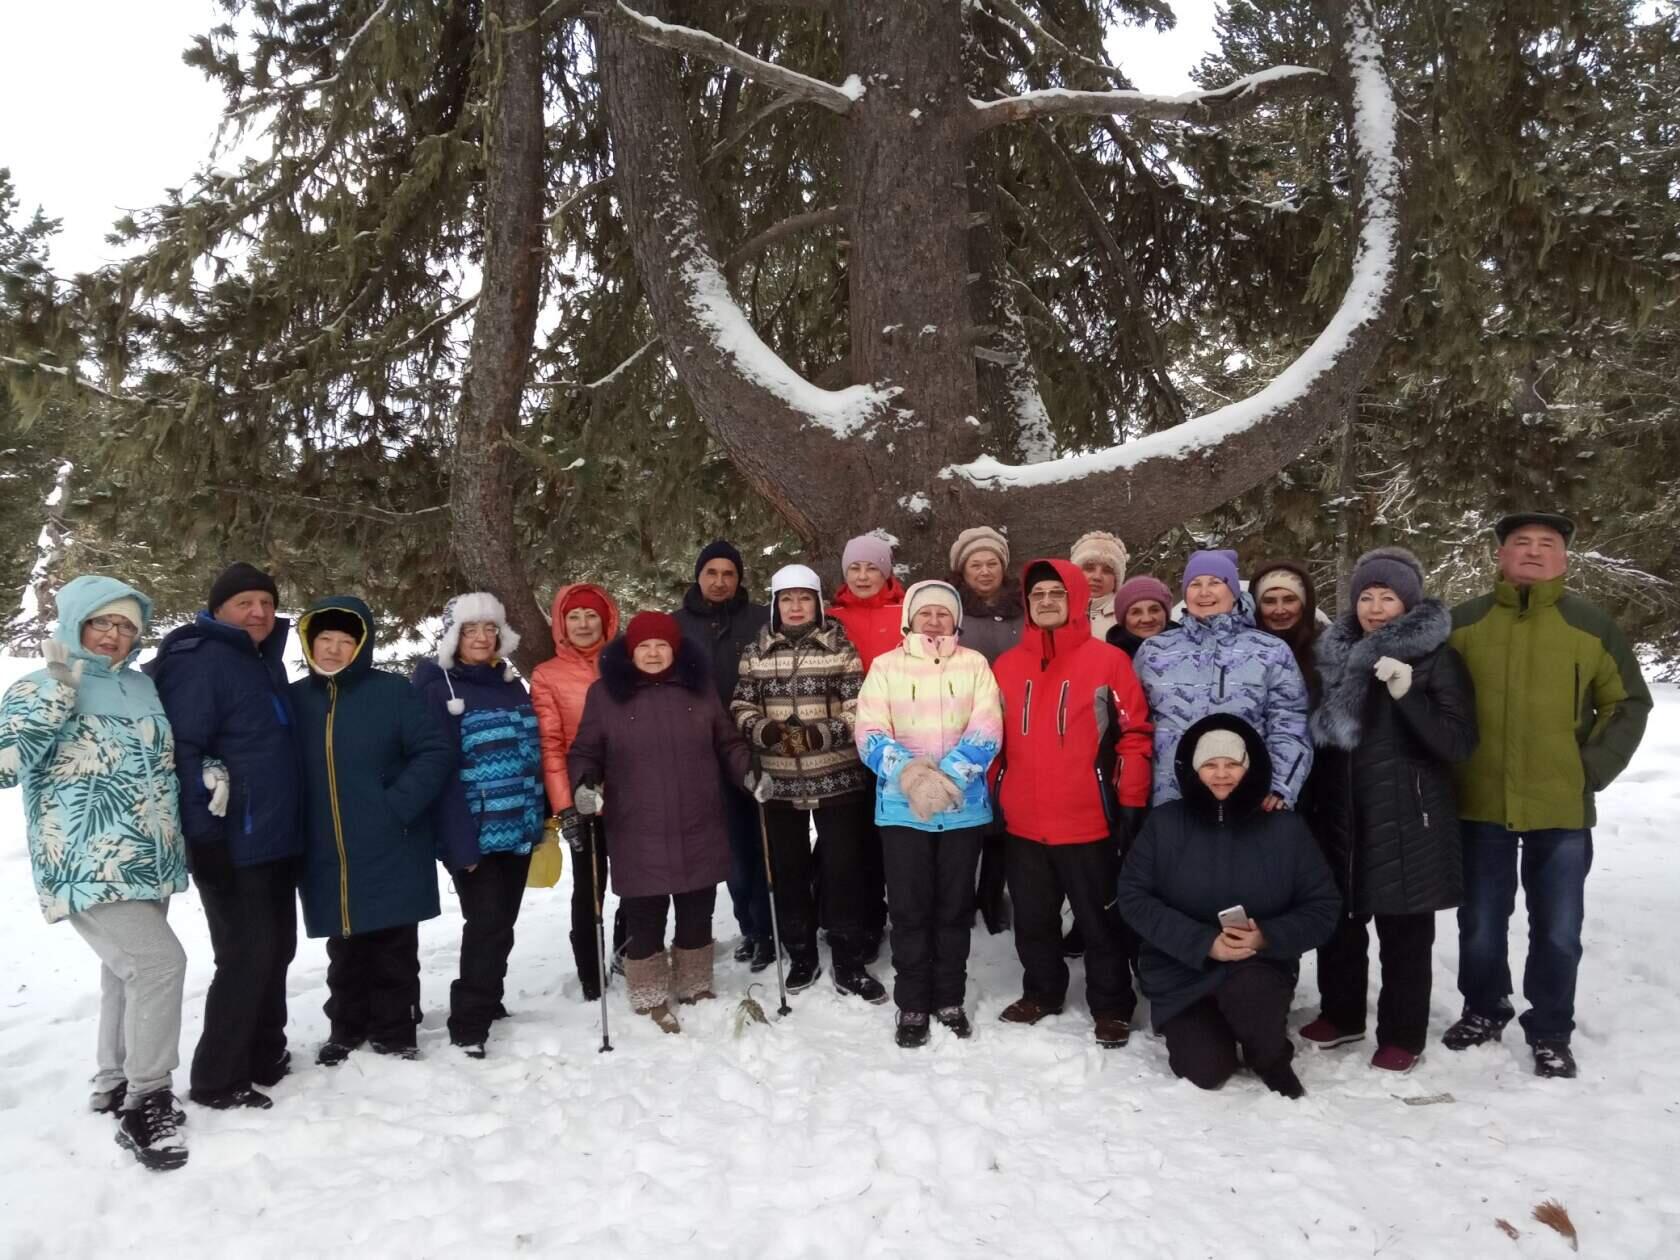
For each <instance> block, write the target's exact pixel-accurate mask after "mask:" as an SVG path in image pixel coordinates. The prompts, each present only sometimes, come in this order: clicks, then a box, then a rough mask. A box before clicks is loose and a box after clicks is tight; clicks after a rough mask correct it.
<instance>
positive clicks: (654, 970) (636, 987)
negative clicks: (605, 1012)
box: [624, 950, 682, 1033]
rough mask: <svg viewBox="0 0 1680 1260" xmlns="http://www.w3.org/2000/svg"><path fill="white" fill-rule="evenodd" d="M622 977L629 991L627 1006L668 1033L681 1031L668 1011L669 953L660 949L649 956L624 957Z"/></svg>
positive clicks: (669, 988)
mask: <svg viewBox="0 0 1680 1260" xmlns="http://www.w3.org/2000/svg"><path fill="white" fill-rule="evenodd" d="M624 979H625V981H626V986H625V987H626V988H628V989H629V991H630V1009H631V1010H633V1011H635V1012H636V1014H638V1015H646V1016H647V1017H648V1018H649V1019H651V1020H653V1022H654V1023H656V1024H658V1025H659V1027H660V1028H661V1029H662V1030H663V1031H665V1032H668V1033H676V1032H681V1031H682V1025H680V1024H678V1023H677V1017H676V1014H675V1013H674V1012H673V1011H672V1010H671V955H670V954H669V953H668V952H666V951H665V950H660V951H659V952H658V953H657V954H655V955H654V956H653V957H652V958H626V959H625V960H624Z"/></svg>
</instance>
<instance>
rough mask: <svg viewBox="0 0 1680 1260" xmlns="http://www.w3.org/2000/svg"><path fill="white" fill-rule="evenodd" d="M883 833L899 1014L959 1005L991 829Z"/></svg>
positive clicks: (965, 982)
mask: <svg viewBox="0 0 1680 1260" xmlns="http://www.w3.org/2000/svg"><path fill="white" fill-rule="evenodd" d="M880 830H881V849H882V854H883V856H884V858H885V861H886V875H887V905H888V908H889V910H890V911H891V913H892V958H893V969H894V971H895V972H896V973H897V975H896V977H895V979H894V982H893V1001H894V1002H896V1003H897V1004H898V1008H899V1010H901V1011H920V1012H923V1013H932V1012H934V1011H942V1010H944V1009H946V1008H947V1007H951V1006H961V1005H962V1002H963V996H964V994H965V992H966V991H967V987H968V940H969V935H970V934H971V933H972V931H973V927H974V875H975V871H976V869H977V867H978V866H979V864H980V844H981V840H982V838H983V835H984V832H985V828H983V827H965V828H961V829H959V830H956V831H918V830H916V829H915V828H914V827H882V828H881V829H880Z"/></svg>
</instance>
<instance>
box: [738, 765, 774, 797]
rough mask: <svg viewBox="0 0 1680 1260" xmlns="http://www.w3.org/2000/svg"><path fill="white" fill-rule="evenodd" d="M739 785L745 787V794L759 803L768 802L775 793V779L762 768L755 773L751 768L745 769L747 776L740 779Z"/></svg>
mask: <svg viewBox="0 0 1680 1260" xmlns="http://www.w3.org/2000/svg"><path fill="white" fill-rule="evenodd" d="M741 786H742V787H744V788H746V789H747V794H748V795H750V796H751V797H752V798H753V800H755V801H757V802H758V803H759V804H760V805H763V804H766V803H768V801H769V800H770V798H771V797H772V796H774V795H776V780H774V779H772V778H771V777H770V776H769V775H767V774H765V773H764V772H763V771H762V770H761V771H759V772H758V773H757V774H754V773H753V772H752V771H751V770H749V771H747V777H746V778H744V779H742V780H741Z"/></svg>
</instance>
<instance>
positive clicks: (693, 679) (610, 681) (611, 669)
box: [601, 635, 711, 704]
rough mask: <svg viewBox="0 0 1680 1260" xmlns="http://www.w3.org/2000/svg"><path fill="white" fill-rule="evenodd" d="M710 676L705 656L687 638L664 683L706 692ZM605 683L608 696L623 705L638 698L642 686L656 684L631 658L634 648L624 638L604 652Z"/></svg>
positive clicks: (602, 662) (602, 659) (680, 645)
mask: <svg viewBox="0 0 1680 1260" xmlns="http://www.w3.org/2000/svg"><path fill="white" fill-rule="evenodd" d="M707 675H708V670H707V666H706V657H705V655H704V654H703V653H702V652H701V651H700V649H699V648H698V647H696V646H695V645H694V643H692V642H691V641H690V640H688V639H686V638H685V639H684V640H683V641H682V642H681V643H679V644H677V655H676V660H675V661H674V662H673V663H672V665H671V673H670V675H669V677H668V678H667V679H665V680H662V681H668V682H671V683H675V684H676V685H677V686H679V687H681V688H682V689H683V690H684V691H702V690H704V689H706V688H708V687H709V686H710V685H711V682H710V679H709V678H708V676H707ZM601 682H602V683H603V684H604V685H605V686H606V689H607V694H608V695H609V696H611V697H612V698H613V699H614V700H616V701H617V702H618V703H619V704H623V703H624V702H625V701H626V700H628V699H630V697H631V696H633V695H635V694H636V688H637V687H638V686H642V685H644V684H648V685H651V684H652V680H651V679H650V678H649V677H648V675H646V674H644V673H642V671H641V670H639V669H637V668H636V662H635V661H633V660H631V659H630V649H629V648H628V647H627V646H626V645H625V640H624V636H623V635H619V636H618V638H616V639H614V640H613V641H612V642H611V643H609V644H607V646H606V647H605V648H603V649H602V650H601Z"/></svg>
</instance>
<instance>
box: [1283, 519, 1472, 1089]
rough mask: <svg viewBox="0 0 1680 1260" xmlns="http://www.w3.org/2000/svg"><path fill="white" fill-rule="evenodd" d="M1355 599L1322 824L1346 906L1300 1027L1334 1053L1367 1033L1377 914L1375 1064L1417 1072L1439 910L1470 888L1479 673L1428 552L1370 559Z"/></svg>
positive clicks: (1345, 638)
mask: <svg viewBox="0 0 1680 1260" xmlns="http://www.w3.org/2000/svg"><path fill="white" fill-rule="evenodd" d="M1348 596H1349V599H1348V608H1347V610H1346V611H1344V612H1343V614H1342V615H1341V616H1340V617H1339V618H1338V619H1337V620H1336V621H1335V622H1334V623H1333V624H1332V625H1331V626H1330V627H1329V628H1328V629H1326V630H1325V631H1324V633H1323V634H1322V635H1320V636H1319V640H1318V645H1317V664H1318V671H1319V676H1320V678H1321V680H1322V684H1323V696H1322V699H1321V701H1320V703H1319V706H1318V708H1317V709H1316V710H1315V711H1314V712H1313V715H1312V719H1311V730H1312V735H1313V743H1314V745H1315V746H1316V752H1315V760H1314V763H1313V777H1312V790H1311V792H1310V793H1309V794H1308V799H1309V809H1310V821H1311V822H1312V825H1313V830H1314V832H1315V833H1316V834H1317V836H1318V838H1319V842H1320V843H1321V844H1322V845H1323V846H1324V849H1325V856H1326V857H1327V858H1328V859H1329V861H1330V866H1331V869H1332V870H1333V871H1334V872H1335V874H1336V879H1337V882H1338V883H1339V884H1340V885H1341V889H1342V895H1343V897H1344V898H1345V899H1346V903H1347V904H1346V909H1345V912H1344V914H1343V916H1342V919H1341V922H1340V924H1339V925H1338V927H1337V929H1336V934H1335V935H1334V936H1333V937H1331V939H1330V941H1329V942H1328V943H1327V944H1326V945H1324V946H1323V948H1321V949H1320V950H1319V951H1318V988H1319V996H1320V1002H1321V1009H1320V1014H1319V1018H1318V1019H1316V1020H1314V1021H1313V1022H1312V1023H1310V1024H1308V1025H1307V1026H1306V1027H1305V1028H1303V1029H1302V1030H1301V1035H1302V1036H1303V1037H1304V1038H1306V1040H1308V1041H1310V1042H1313V1043H1315V1044H1317V1045H1318V1046H1320V1047H1322V1048H1328V1047H1330V1046H1337V1045H1344V1044H1346V1043H1348V1042H1351V1041H1358V1040H1360V1039H1361V1038H1362V1037H1364V1035H1365V1014H1366V1009H1365V1008H1366V998H1365V994H1366V976H1367V961H1366V952H1367V948H1368V934H1367V927H1368V925H1369V924H1370V923H1371V921H1372V919H1373V918H1374V919H1375V920H1376V925H1377V940H1378V942H1379V946H1380V949H1381V959H1382V987H1381V993H1380V996H1379V997H1378V1001H1377V1052H1376V1054H1375V1056H1374V1057H1373V1058H1372V1060H1371V1065H1372V1066H1373V1067H1378V1068H1386V1069H1388V1070H1390V1071H1399V1072H1405V1071H1409V1070H1410V1069H1411V1067H1412V1066H1413V1065H1414V1064H1415V1063H1416V1062H1417V1058H1418V1056H1419V1055H1420V1054H1422V1053H1423V1046H1424V1040H1425V1037H1426V1034H1427V1032H1428V1025H1429V993H1430V973H1431V966H1430V952H1431V950H1432V948H1433V946H1434V942H1435V913H1436V911H1438V910H1449V909H1451V908H1453V907H1454V906H1456V905H1458V903H1459V901H1460V899H1461V897H1462V894H1463V886H1464V869H1463V859H1462V856H1461V851H1460V845H1459V830H1458V803H1457V800H1456V797H1455V794H1454V789H1453V780H1452V774H1451V769H1450V767H1451V764H1452V763H1453V762H1456V761H1462V760H1464V759H1465V758H1466V757H1468V756H1469V755H1470V754H1471V753H1472V752H1473V751H1474V750H1475V747H1476V701H1475V693H1474V690H1473V688H1472V685H1471V682H1470V676H1469V673H1468V672H1467V671H1466V669H1465V667H1464V662H1463V661H1462V660H1460V659H1459V656H1458V653H1457V652H1455V651H1453V649H1452V648H1451V647H1449V646H1448V645H1447V636H1448V634H1449V633H1450V632H1451V631H1452V615H1451V614H1450V613H1449V612H1448V611H1447V609H1446V607H1445V606H1444V605H1442V603H1441V602H1440V601H1439V600H1436V599H1425V598H1424V597H1423V572H1422V569H1421V567H1420V566H1419V564H1418V561H1417V559H1416V557H1414V556H1413V555H1412V554H1411V552H1409V551H1406V550H1404V549H1402V548H1399V547H1380V548H1378V549H1377V550H1375V551H1371V552H1367V553H1366V554H1365V555H1363V556H1361V557H1360V559H1359V562H1358V564H1357V565H1356V566H1355V567H1354V572H1353V580H1352V581H1351V582H1350V583H1349V589H1348Z"/></svg>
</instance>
